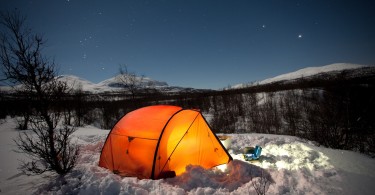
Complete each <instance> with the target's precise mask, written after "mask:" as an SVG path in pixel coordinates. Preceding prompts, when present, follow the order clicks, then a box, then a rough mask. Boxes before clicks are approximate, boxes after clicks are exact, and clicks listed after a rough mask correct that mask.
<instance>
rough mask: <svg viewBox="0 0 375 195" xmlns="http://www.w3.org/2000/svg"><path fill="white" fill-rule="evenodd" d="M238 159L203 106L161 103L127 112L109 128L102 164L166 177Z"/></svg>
mask: <svg viewBox="0 0 375 195" xmlns="http://www.w3.org/2000/svg"><path fill="white" fill-rule="evenodd" d="M231 160H232V157H231V156H230V155H229V153H228V152H227V150H226V149H225V148H224V147H223V145H222V144H221V142H220V141H219V139H218V138H217V137H216V135H215V134H214V133H213V132H212V131H211V129H210V127H209V125H208V124H207V122H206V120H205V119H204V117H203V116H202V114H201V113H200V112H199V111H197V110H192V109H183V108H181V107H177V106H168V105H158V106H148V107H144V108H140V109H138V110H135V111H132V112H129V113H128V114H126V115H125V116H123V117H122V118H121V119H120V120H119V121H118V122H117V124H116V125H115V126H114V127H113V128H112V130H111V131H110V133H109V134H108V137H107V140H106V142H105V143H104V146H103V149H102V153H101V155H100V160H99V166H101V167H105V168H107V169H109V170H112V171H113V172H114V173H117V174H120V175H122V176H135V177H138V178H141V179H142V178H151V179H158V178H165V177H173V176H175V175H180V174H182V173H183V172H184V171H185V167H186V166H187V165H200V166H202V167H204V168H212V167H215V166H218V165H221V164H226V163H228V162H229V161H231Z"/></svg>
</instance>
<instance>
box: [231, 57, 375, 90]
mask: <svg viewBox="0 0 375 195" xmlns="http://www.w3.org/2000/svg"><path fill="white" fill-rule="evenodd" d="M344 71H347V72H348V73H350V74H348V75H346V76H347V77H358V76H362V75H363V74H366V73H368V72H370V73H372V74H374V73H375V66H368V65H359V64H349V63H335V64H330V65H326V66H321V67H308V68H303V69H300V70H297V71H294V72H290V73H286V74H282V75H279V76H276V77H272V78H268V79H265V80H262V81H259V82H255V83H251V84H237V85H233V86H232V87H231V89H237V88H244V87H250V86H253V85H264V84H271V83H276V82H293V81H295V80H298V79H301V78H304V79H314V78H319V77H320V76H327V75H329V76H334V75H337V74H340V73H342V72H344Z"/></svg>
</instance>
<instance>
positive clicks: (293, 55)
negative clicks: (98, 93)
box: [0, 0, 375, 89]
mask: <svg viewBox="0 0 375 195" xmlns="http://www.w3.org/2000/svg"><path fill="white" fill-rule="evenodd" d="M15 8H17V9H18V10H20V11H21V13H22V14H24V15H26V16H27V23H28V25H29V26H30V27H31V28H32V30H33V31H34V32H38V33H41V34H43V35H44V38H45V39H47V44H46V48H45V49H44V50H43V51H44V54H45V55H47V56H49V57H51V58H54V59H55V62H56V63H57V64H59V73H60V74H69V75H76V76H79V77H82V78H84V79H87V80H90V81H92V82H95V83H96V82H100V81H102V80H105V79H108V78H110V77H113V76H115V75H116V74H118V69H119V65H120V64H126V65H127V67H128V70H129V71H130V72H135V73H137V74H139V75H145V76H147V77H150V78H153V79H156V80H159V81H166V82H167V83H168V84H169V85H177V86H183V87H194V88H212V89H219V88H223V87H226V86H228V85H233V84H237V83H248V82H251V81H259V80H263V79H266V78H269V77H273V76H277V75H279V74H283V73H288V72H291V71H295V70H298V69H301V68H305V67H311V66H323V65H327V64H331V63H339V62H345V63H356V64H367V65H373V64H375V1H373V0H366V1H365V0H352V1H347V0H274V1H271V0H257V1H255V0H247V1H245V0H243V1H240V0H227V1H223V0H210V1H208V0H184V1H182V0H163V1H162V0H149V1H145V0H138V1H136V0H134V1H133V0H131V1H128V0H121V1H104V0H103V1H94V0H54V1H51V0H35V1H24V0H0V9H1V11H12V10H14V9H15Z"/></svg>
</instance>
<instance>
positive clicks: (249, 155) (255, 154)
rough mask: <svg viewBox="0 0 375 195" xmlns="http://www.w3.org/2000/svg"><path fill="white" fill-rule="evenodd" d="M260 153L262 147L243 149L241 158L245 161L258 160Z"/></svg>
mask: <svg viewBox="0 0 375 195" xmlns="http://www.w3.org/2000/svg"><path fill="white" fill-rule="evenodd" d="M261 153H262V147H260V146H255V148H254V147H245V148H244V154H243V157H244V158H245V160H246V161H251V160H258V159H259V157H260V154H261Z"/></svg>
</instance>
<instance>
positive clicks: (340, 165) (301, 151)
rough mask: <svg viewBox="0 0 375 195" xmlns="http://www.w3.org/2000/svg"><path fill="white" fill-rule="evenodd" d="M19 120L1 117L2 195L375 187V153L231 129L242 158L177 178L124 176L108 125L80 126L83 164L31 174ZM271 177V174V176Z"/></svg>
mask: <svg viewBox="0 0 375 195" xmlns="http://www.w3.org/2000/svg"><path fill="white" fill-rule="evenodd" d="M15 127H16V123H15V120H14V119H11V118H7V119H6V120H2V121H1V122H0V146H1V147H0V155H1V156H2V158H1V160H0V193H1V194H31V193H33V194H174V195H182V194H256V192H255V189H254V186H256V185H257V184H261V183H262V178H263V179H264V178H267V179H268V180H266V181H269V186H268V191H267V194H373V192H374V190H375V186H374V185H373V181H375V159H372V158H370V157H368V156H365V155H362V154H359V153H356V152H351V151H345V150H334V149H330V148H325V147H319V146H317V145H316V144H314V143H313V142H311V141H308V140H304V139H300V138H298V137H293V136H281V135H267V134H230V135H227V136H229V137H230V144H229V145H228V150H229V152H230V154H231V155H232V157H233V158H234V160H233V161H232V162H230V163H229V164H227V165H222V166H221V168H222V169H223V168H224V167H226V169H223V170H224V171H221V170H220V169H218V168H215V169H208V170H206V169H203V168H201V167H199V166H188V167H186V172H185V173H183V174H182V175H179V176H177V177H175V178H169V179H161V180H150V179H143V180H139V179H137V178H133V177H120V176H118V175H115V174H113V173H111V172H110V171H108V170H107V169H104V168H101V167H98V160H99V156H100V152H101V148H102V146H103V144H104V142H105V139H106V136H107V134H108V133H109V131H108V130H102V129H98V128H96V127H93V126H86V127H81V128H79V129H78V130H77V131H76V132H75V133H74V135H73V136H74V140H73V141H75V142H77V143H78V144H80V146H81V151H80V156H79V160H78V164H77V166H76V168H74V169H73V171H72V172H71V173H69V174H67V175H65V176H64V177H59V176H57V175H55V174H52V173H45V174H42V175H38V176H27V175H25V174H23V173H22V172H21V171H19V170H18V169H17V166H18V163H19V162H18V159H26V158H25V157H24V156H23V155H22V154H20V153H16V152H14V151H13V150H14V149H15V145H14V143H13V141H12V139H13V138H15V137H16V136H17V134H18V130H16V129H15ZM254 145H260V146H261V147H262V148H263V150H262V157H261V159H260V160H259V161H254V162H246V161H244V160H243V157H242V155H241V151H242V149H243V148H244V147H245V146H254ZM263 181H264V180H263Z"/></svg>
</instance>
